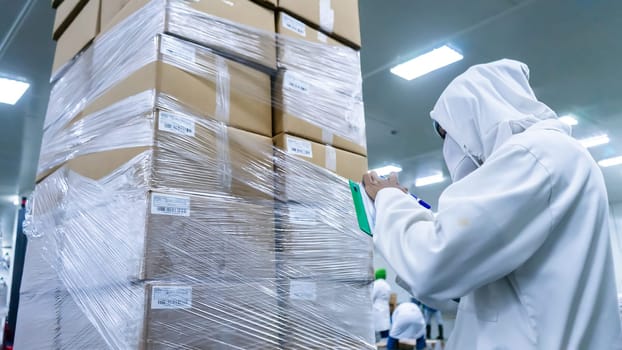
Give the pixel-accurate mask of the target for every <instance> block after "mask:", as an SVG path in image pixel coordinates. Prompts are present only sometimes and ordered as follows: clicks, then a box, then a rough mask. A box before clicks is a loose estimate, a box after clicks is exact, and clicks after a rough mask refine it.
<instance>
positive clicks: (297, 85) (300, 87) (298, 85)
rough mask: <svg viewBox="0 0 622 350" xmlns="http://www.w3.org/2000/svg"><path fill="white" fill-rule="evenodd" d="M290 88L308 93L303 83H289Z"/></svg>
mask: <svg viewBox="0 0 622 350" xmlns="http://www.w3.org/2000/svg"><path fill="white" fill-rule="evenodd" d="M289 86H290V87H292V88H294V89H296V90H300V91H302V92H307V87H306V86H305V84H303V83H300V82H296V81H289Z"/></svg>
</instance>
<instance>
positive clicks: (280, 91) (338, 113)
mask: <svg viewBox="0 0 622 350" xmlns="http://www.w3.org/2000/svg"><path fill="white" fill-rule="evenodd" d="M307 74H308V73H307V72H303V73H298V72H297V71H296V70H286V71H280V72H279V74H278V75H277V78H276V80H275V83H274V85H273V96H274V108H273V118H274V120H273V126H272V132H273V135H278V134H280V133H288V134H291V135H296V136H300V137H302V138H306V139H309V140H312V141H315V142H318V143H322V144H327V145H332V146H334V147H336V148H339V149H343V150H346V151H349V152H354V153H356V154H360V155H364V156H365V155H367V145H366V143H365V142H364V141H365V140H358V141H356V142H355V141H353V140H351V139H350V138H348V137H345V135H348V136H349V137H352V136H353V135H360V136H359V137H360V138H364V132H359V131H360V128H364V124H363V125H360V124H362V123H364V116H363V115H364V114H363V104H362V102H359V101H356V100H354V99H353V98H352V97H350V96H345V95H344V96H340V95H339V92H337V91H334V90H326V89H324V88H323V87H320V86H317V83H309V82H308V81H307V78H308V76H307ZM339 102H343V104H341V105H340V104H339ZM349 103H352V105H351V106H349V105H348V104H349ZM322 114H324V115H325V116H326V118H330V120H333V121H337V120H339V121H340V125H339V126H337V125H331V126H332V128H333V129H332V130H328V129H326V128H322V127H321V126H319V125H316V124H313V123H311V122H309V121H308V120H309V119H310V118H312V117H315V116H316V115H322ZM350 115H355V118H353V121H351V122H350V121H348V119H347V118H348V116H350ZM336 128H340V130H342V131H343V133H342V134H339V132H337V131H336V130H335V129H336Z"/></svg>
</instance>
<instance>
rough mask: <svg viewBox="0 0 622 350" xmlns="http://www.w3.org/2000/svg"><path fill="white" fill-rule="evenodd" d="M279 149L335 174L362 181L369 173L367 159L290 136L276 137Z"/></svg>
mask: <svg viewBox="0 0 622 350" xmlns="http://www.w3.org/2000/svg"><path fill="white" fill-rule="evenodd" d="M274 144H275V145H276V147H277V148H279V149H282V150H283V151H285V152H286V153H288V154H290V155H293V156H295V157H298V158H300V159H303V160H306V161H308V162H310V163H313V164H315V165H318V166H320V167H323V168H326V169H328V170H330V171H332V172H334V173H335V174H337V175H339V176H342V177H345V178H347V179H352V180H354V181H360V178H361V176H362V174H364V173H365V172H367V158H366V157H364V156H361V155H358V154H354V153H350V152H346V151H343V150H340V149H336V148H333V147H330V146H326V145H322V144H319V143H317V142H313V141H309V140H305V139H302V138H299V137H296V136H292V135H289V134H279V135H277V136H275V137H274Z"/></svg>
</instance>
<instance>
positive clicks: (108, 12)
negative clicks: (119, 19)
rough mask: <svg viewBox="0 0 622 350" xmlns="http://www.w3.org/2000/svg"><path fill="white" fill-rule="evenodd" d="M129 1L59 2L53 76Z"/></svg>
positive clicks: (55, 30) (70, 0)
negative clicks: (60, 3)
mask: <svg viewBox="0 0 622 350" xmlns="http://www.w3.org/2000/svg"><path fill="white" fill-rule="evenodd" d="M128 1H129V0H88V1H84V0H67V1H64V2H63V3H62V5H61V6H60V7H59V8H58V10H57V13H56V19H55V21H54V39H55V40H58V42H57V43H56V52H55V54H54V64H53V66H52V75H55V74H56V73H57V72H58V71H59V70H60V69H61V68H62V67H63V66H64V65H65V64H67V62H69V61H70V60H71V59H72V58H73V57H74V56H75V55H77V54H78V53H79V52H80V51H82V49H84V48H85V47H86V46H88V44H89V43H90V42H91V41H92V40H93V39H94V38H95V36H96V35H97V34H98V33H99V31H100V28H102V27H103V26H105V25H107V24H108V22H109V21H110V20H111V19H112V18H113V17H114V16H115V15H116V14H117V13H118V12H119V11H120V10H121V9H122V8H123V7H124V6H125V4H126V3H127V2H128Z"/></svg>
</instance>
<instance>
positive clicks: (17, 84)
mask: <svg viewBox="0 0 622 350" xmlns="http://www.w3.org/2000/svg"><path fill="white" fill-rule="evenodd" d="M29 87H30V84H28V83H24V82H23V81H17V80H12V79H7V78H0V103H6V104H10V105H14V104H16V103H17V101H19V99H20V98H22V95H24V93H25V92H26V90H28V88H29Z"/></svg>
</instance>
